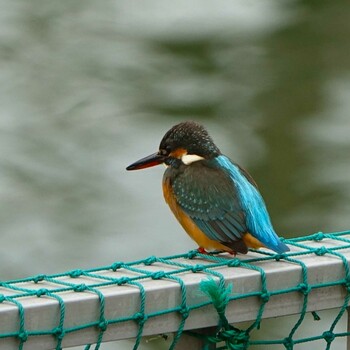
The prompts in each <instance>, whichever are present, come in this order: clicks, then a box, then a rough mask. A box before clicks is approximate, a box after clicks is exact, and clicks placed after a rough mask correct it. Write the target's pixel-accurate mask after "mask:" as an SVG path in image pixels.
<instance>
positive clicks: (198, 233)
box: [163, 181, 264, 252]
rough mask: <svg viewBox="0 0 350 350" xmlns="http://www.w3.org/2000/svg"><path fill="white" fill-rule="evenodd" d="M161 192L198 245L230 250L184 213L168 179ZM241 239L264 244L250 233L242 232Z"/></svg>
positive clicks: (260, 244)
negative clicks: (209, 235)
mask: <svg viewBox="0 0 350 350" xmlns="http://www.w3.org/2000/svg"><path fill="white" fill-rule="evenodd" d="M163 194H164V198H165V201H166V202H167V204H168V205H169V207H170V209H171V211H172V212H173V213H174V215H175V217H176V219H177V220H178V221H179V223H180V224H181V226H182V227H183V228H184V230H185V231H186V232H187V234H188V235H189V236H190V237H191V238H192V239H193V240H194V241H195V242H196V243H197V244H198V245H199V247H202V248H205V249H208V250H213V249H215V250H224V251H227V252H232V248H230V247H227V246H225V245H223V244H222V243H220V242H218V241H214V240H212V239H210V238H208V236H207V235H206V234H205V233H204V232H203V231H202V230H200V229H199V228H198V226H197V225H196V224H195V223H194V222H193V221H192V220H191V218H190V217H189V216H188V215H186V214H185V213H184V211H183V210H182V209H181V208H180V207H179V205H178V203H177V201H176V198H175V196H174V194H173V191H172V189H171V186H170V184H169V182H168V181H165V182H163ZM242 239H243V241H244V243H245V244H246V245H247V246H248V247H251V248H260V247H263V246H264V245H263V244H262V243H261V242H260V241H258V240H257V239H256V238H254V237H253V236H252V235H251V234H250V233H246V234H244V235H243V237H242Z"/></svg>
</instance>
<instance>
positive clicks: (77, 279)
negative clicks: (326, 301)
mask: <svg viewBox="0 0 350 350" xmlns="http://www.w3.org/2000/svg"><path fill="white" fill-rule="evenodd" d="M349 236H350V231H342V232H337V233H322V232H318V233H315V234H313V235H310V236H307V237H299V238H295V239H291V240H288V241H287V243H288V244H289V245H290V246H292V247H295V248H296V249H295V250H293V249H292V250H291V252H288V253H284V254H274V253H273V252H270V251H265V250H252V251H253V252H254V255H251V256H247V257H244V259H239V258H231V259H228V258H227V256H223V255H220V254H219V255H210V254H208V255H206V254H201V253H199V252H198V251H196V250H193V251H190V252H188V253H185V254H178V255H173V256H168V257H163V258H158V257H155V256H151V257H148V258H146V259H140V260H138V261H133V262H127V263H125V262H114V263H113V264H111V265H107V266H102V267H96V268H93V269H89V270H80V269H76V270H72V271H69V272H66V273H61V274H54V275H37V276H33V277H27V278H24V279H18V280H10V281H2V282H0V287H1V293H2V294H0V307H1V304H10V305H13V306H14V307H16V309H17V314H18V327H16V329H14V330H13V331H11V332H6V331H1V330H0V342H1V341H3V340H8V339H11V340H16V341H17V343H18V349H20V350H22V349H25V348H26V346H25V345H26V343H27V342H28V341H29V340H30V339H32V338H33V337H40V336H44V337H45V336H46V337H47V336H52V337H53V338H52V339H54V340H55V348H56V350H61V349H62V344H63V340H64V339H65V337H66V336H67V335H69V334H72V333H75V332H79V331H83V330H87V329H89V328H91V329H94V330H96V339H95V340H94V341H93V343H94V348H95V350H99V349H100V347H101V344H102V342H103V341H104V335H105V334H106V332H107V331H108V330H109V328H110V327H111V326H112V325H114V326H115V325H118V324H122V323H124V322H131V323H133V324H134V325H136V327H137V331H136V332H135V334H136V338H135V342H134V347H133V349H134V350H137V349H138V348H139V347H140V342H141V339H142V337H143V336H144V329H145V325H147V322H149V321H150V320H152V319H155V318H156V317H159V316H162V315H171V314H177V315H178V320H179V322H178V325H177V330H176V332H175V335H174V337H173V340H172V342H171V344H170V345H169V349H170V350H173V349H175V347H176V346H177V344H178V343H179V341H180V339H181V336H182V335H183V334H184V332H186V334H189V335H191V336H194V337H197V338H200V339H202V341H203V342H204V345H203V349H209V347H210V345H211V344H215V346H219V347H217V349H229V350H245V349H248V348H249V347H250V346H253V345H261V346H265V347H266V348H268V349H270V347H273V346H275V345H279V346H283V347H284V348H285V349H286V350H293V349H294V348H295V347H296V345H298V344H303V343H308V342H314V341H322V340H323V341H324V343H325V348H326V349H330V348H331V346H332V344H333V342H334V341H335V340H336V339H338V338H341V337H347V336H349V335H350V333H349V332H336V328H337V325H338V324H339V321H340V320H341V319H342V317H343V316H344V313H345V311H346V310H347V307H348V305H349V302H350V267H349V264H348V261H347V259H346V257H345V256H344V255H343V254H342V250H344V249H350V238H349ZM329 240H332V241H336V242H337V243H338V245H337V246H329V245H328V246H325V245H322V244H323V242H324V241H325V242H327V241H329ZM310 243H313V244H311V245H310ZM310 254H311V255H314V256H317V257H320V258H321V257H322V256H328V257H333V258H334V259H338V260H341V262H342V266H343V276H342V278H340V279H337V280H333V281H329V282H322V281H320V282H313V283H311V282H310V278H309V276H308V274H309V272H308V268H307V266H306V264H305V263H304V262H303V261H302V260H300V258H301V257H303V256H306V255H310ZM271 261H273V262H274V263H275V264H278V263H279V262H283V263H287V264H292V265H297V266H299V267H300V280H299V281H298V283H296V284H295V285H293V286H289V287H286V288H283V286H282V288H280V289H272V288H270V289H269V284H268V281H267V275H266V272H265V271H264V269H263V263H264V262H271ZM159 265H160V266H162V269H160V268H159ZM165 267H166V269H165ZM222 267H226V268H229V269H230V270H231V269H232V273H233V274H234V273H235V271H236V270H237V269H245V270H249V271H254V273H258V274H259V276H260V281H259V284H260V286H259V289H258V290H253V291H247V292H245V293H238V292H237V291H235V286H234V285H232V284H229V285H227V284H226V281H225V277H224V276H223V274H221V273H220V268H222ZM186 273H187V274H188V273H193V274H200V275H203V279H202V281H201V283H200V291H198V294H200V293H201V298H198V303H195V304H192V303H189V301H188V300H190V299H189V298H188V289H187V287H186V284H185V282H184V280H183V278H182V275H183V274H186ZM150 279H152V280H154V281H162V280H163V281H168V282H169V283H174V284H175V285H177V286H178V288H179V292H180V293H179V295H180V297H179V299H178V301H177V304H176V305H175V306H171V307H164V308H163V309H161V310H157V311H152V310H150V309H149V307H148V306H147V302H148V299H147V298H148V292H147V289H146V288H145V286H144V283H143V282H144V281H146V280H150ZM82 281H84V282H82ZM86 281H88V282H86ZM126 286H127V287H128V288H135V290H136V292H137V293H138V296H139V304H138V306H137V310H136V311H135V310H133V311H131V312H130V314H128V315H123V316H121V315H115V314H113V315H110V314H109V313H108V312H106V297H105V294H104V293H103V290H101V288H106V287H117V288H125V287H126ZM335 286H342V288H343V289H344V300H343V304H342V306H341V307H340V308H339V311H338V313H337V315H336V316H335V317H334V319H333V320H332V322H331V324H330V325H329V327H328V328H326V329H320V330H319V334H317V335H315V336H310V337H304V338H297V337H296V334H297V333H298V332H297V331H298V330H299V329H300V328H301V327H303V324H304V321H305V317H306V315H307V312H308V306H309V296H310V293H311V292H312V291H313V290H316V289H320V288H329V287H335ZM66 292H69V293H72V292H73V293H88V294H94V295H95V296H96V298H97V300H98V310H99V312H98V314H97V315H96V319H94V320H91V321H90V322H81V323H80V324H75V325H67V322H66V317H67V307H66V304H65V301H64V298H63V297H62V296H63V295H64V293H66ZM287 293H299V294H300V296H301V298H302V303H301V308H300V310H299V311H298V313H299V316H298V318H297V320H296V321H295V323H294V325H293V326H292V327H291V329H290V331H289V332H288V333H287V334H285V335H284V336H283V337H282V338H280V339H263V340H252V336H251V333H252V332H253V331H254V332H255V331H258V330H259V328H260V325H261V324H262V323H263V322H264V321H263V318H264V317H266V316H264V315H265V308H266V305H268V303H269V302H270V300H272V299H273V298H274V297H276V296H279V295H283V294H287ZM28 297H36V298H46V299H52V300H54V301H55V302H57V321H55V324H54V326H53V327H52V328H49V327H48V328H47V329H28V328H27V327H26V317H28V316H27V314H26V313H27V312H26V308H25V307H24V305H23V300H25V299H26V298H28ZM252 297H254V298H258V300H259V307H258V309H257V314H256V316H255V319H254V320H253V321H252V322H251V323H250V324H249V325H248V326H247V327H245V329H239V328H238V327H235V326H233V325H231V324H229V320H228V318H227V315H226V309H227V306H228V305H229V304H230V303H232V302H239V301H240V300H246V299H248V298H252ZM172 305H173V304H172ZM208 305H212V306H213V307H214V308H215V310H216V312H217V315H218V323H217V327H216V328H215V331H214V332H213V334H210V335H204V334H198V333H196V332H194V331H185V329H186V325H187V323H186V322H187V321H188V319H189V318H190V316H191V312H193V311H195V310H199V309H201V308H204V307H207V306H208ZM312 316H313V318H314V320H315V321H317V320H319V319H320V317H319V316H318V314H317V313H316V312H314V311H313V312H312ZM187 328H188V326H187ZM254 334H255V333H254ZM220 344H221V345H220ZM91 348H92V344H86V345H85V349H86V350H89V349H91Z"/></svg>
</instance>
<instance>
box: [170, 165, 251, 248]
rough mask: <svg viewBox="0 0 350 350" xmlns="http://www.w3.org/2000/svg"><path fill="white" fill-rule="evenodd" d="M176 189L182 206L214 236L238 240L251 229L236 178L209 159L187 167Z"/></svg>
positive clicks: (201, 227) (178, 177)
mask: <svg viewBox="0 0 350 350" xmlns="http://www.w3.org/2000/svg"><path fill="white" fill-rule="evenodd" d="M173 191H174V195H175V197H176V200H177V202H178V204H179V205H180V207H181V209H182V210H183V211H184V212H185V213H186V214H187V215H189V217H190V218H191V219H192V220H193V221H194V222H195V223H196V224H197V225H198V227H199V228H200V229H201V230H202V231H203V232H204V233H205V234H206V235H207V236H208V237H209V238H210V239H213V240H216V241H219V242H221V243H230V242H237V241H240V240H241V239H242V236H243V234H244V233H246V232H247V227H246V222H245V221H246V220H245V215H244V212H243V209H242V207H241V204H240V201H239V197H238V194H237V190H236V188H235V186H234V184H233V182H232V180H231V179H230V177H229V175H228V174H226V173H225V172H222V171H220V170H219V169H218V168H217V167H215V166H214V165H212V164H210V163H209V162H208V161H200V162H195V163H192V164H191V165H190V166H186V167H185V168H184V171H183V172H182V173H181V174H179V175H178V176H177V177H176V178H175V180H174V183H173Z"/></svg>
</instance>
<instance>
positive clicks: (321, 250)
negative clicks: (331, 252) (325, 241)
mask: <svg viewBox="0 0 350 350" xmlns="http://www.w3.org/2000/svg"><path fill="white" fill-rule="evenodd" d="M327 252H328V249H327V248H326V247H325V246H322V247H321V248H318V249H315V251H314V253H315V254H316V255H318V256H321V255H325V254H326V253H327Z"/></svg>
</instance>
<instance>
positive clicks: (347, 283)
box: [344, 278, 350, 293]
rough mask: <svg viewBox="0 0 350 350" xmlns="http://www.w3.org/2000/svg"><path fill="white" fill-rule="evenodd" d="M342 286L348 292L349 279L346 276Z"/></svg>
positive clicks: (349, 286)
mask: <svg viewBox="0 0 350 350" xmlns="http://www.w3.org/2000/svg"><path fill="white" fill-rule="evenodd" d="M344 287H345V288H346V290H347V292H348V293H350V280H349V279H348V278H347V279H346V280H345V283H344Z"/></svg>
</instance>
